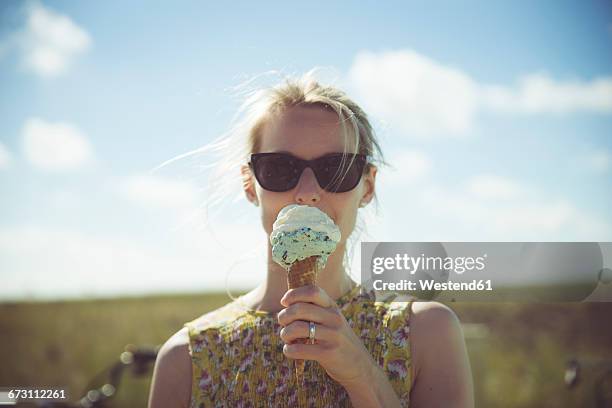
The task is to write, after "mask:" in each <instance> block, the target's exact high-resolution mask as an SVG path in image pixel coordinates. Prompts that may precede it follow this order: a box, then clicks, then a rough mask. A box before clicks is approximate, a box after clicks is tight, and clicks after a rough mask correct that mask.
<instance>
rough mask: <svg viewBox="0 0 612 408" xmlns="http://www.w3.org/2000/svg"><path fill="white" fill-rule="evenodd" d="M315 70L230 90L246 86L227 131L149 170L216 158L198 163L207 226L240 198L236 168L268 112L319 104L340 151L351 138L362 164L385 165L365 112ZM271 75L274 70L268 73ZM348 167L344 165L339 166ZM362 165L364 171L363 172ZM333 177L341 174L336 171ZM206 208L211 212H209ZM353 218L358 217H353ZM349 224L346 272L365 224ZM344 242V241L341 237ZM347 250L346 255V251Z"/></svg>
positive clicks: (256, 140) (255, 142) (255, 147)
mask: <svg viewBox="0 0 612 408" xmlns="http://www.w3.org/2000/svg"><path fill="white" fill-rule="evenodd" d="M317 71H318V69H316V68H315V69H313V70H310V71H308V72H307V73H305V74H303V75H301V76H285V75H283V80H281V81H279V82H277V83H276V84H275V85H272V86H264V87H255V88H253V87H252V84H253V83H254V82H256V80H257V79H258V78H257V77H256V78H254V79H252V80H250V81H247V82H245V83H243V84H242V85H240V86H239V87H237V88H236V90H238V91H239V92H240V91H242V90H246V92H243V93H244V100H243V102H242V104H241V106H240V108H239V109H238V111H237V112H236V114H235V116H234V118H233V119H232V126H231V127H230V129H229V131H228V132H226V133H224V134H223V135H221V136H220V137H219V138H217V139H216V140H214V141H213V142H211V143H209V144H206V145H204V146H202V147H200V148H198V149H195V150H192V151H190V152H187V153H184V154H182V155H179V156H177V157H174V158H172V159H170V160H167V161H166V162H164V163H162V164H161V165H159V166H157V167H156V168H154V169H153V170H152V171H151V172H155V171H157V170H158V169H160V168H162V167H164V166H166V165H168V164H170V163H172V162H174V161H177V160H180V159H184V158H187V157H196V158H197V157H200V156H202V155H208V154H212V155H214V156H216V160H213V162H212V163H211V164H208V165H203V164H198V168H199V169H201V170H206V169H210V170H211V172H210V175H209V178H208V188H207V191H206V193H205V197H206V198H205V201H204V202H203V203H202V205H201V206H200V209H203V211H204V213H205V216H204V220H205V221H204V222H205V224H206V225H207V226H208V225H209V221H210V219H212V218H213V217H214V216H215V215H216V214H217V213H218V212H220V210H221V209H222V207H223V205H222V204H223V203H224V202H225V200H226V199H227V198H228V197H230V196H232V195H233V199H232V200H231V202H236V201H238V200H242V199H244V192H243V189H242V183H241V179H240V177H239V176H240V167H241V165H244V164H246V163H247V162H248V161H249V158H250V154H251V153H257V152H259V148H260V145H261V143H260V141H261V136H262V135H261V133H262V130H263V127H264V125H265V124H266V123H267V121H268V120H269V119H270V118H271V117H272V116H274V115H277V114H279V113H282V112H283V111H285V110H287V109H289V108H292V107H297V106H300V107H311V106H313V107H320V108H323V109H326V110H330V111H333V112H335V113H336V115H337V116H338V118H339V124H340V127H341V132H342V134H343V136H344V146H345V147H344V150H345V152H346V151H348V141H349V138H350V137H352V140H353V144H354V146H355V149H356V152H357V153H360V154H364V155H366V156H367V162H368V164H367V166H366V169H369V168H370V167H371V166H376V167H381V166H383V165H387V163H386V162H385V160H384V157H383V153H382V150H381V148H380V145H379V143H378V141H377V138H376V136H375V134H374V130H373V128H372V126H371V124H370V121H369V119H368V116H367V115H366V113H365V112H364V111H363V110H362V109H361V108H360V107H359V105H358V104H357V103H355V102H354V101H353V100H352V99H351V98H349V97H348V96H347V95H346V93H345V92H343V91H342V90H340V89H339V88H337V87H335V86H333V85H325V84H322V83H320V82H319V81H318V80H317V79H316V73H317ZM273 74H277V73H273ZM341 168H346V169H348V166H341ZM366 169H364V171H365V170H366ZM337 176H338V177H343V175H340V174H338V175H337ZM374 203H375V210H376V213H378V198H377V196H376V193H375V195H374ZM211 210H216V212H214V213H213V212H212V211H211ZM358 218H359V217H358ZM359 221H360V220H359V219H358V220H357V222H356V223H355V228H354V230H353V233H352V234H351V238H350V242H351V245H349V244H348V242H347V251H345V257H344V266H345V268H347V271H348V270H350V259H351V258H352V253H353V247H354V243H355V242H356V241H357V240H358V238H359V236H360V235H361V233H362V232H363V231H364V230H365V228H364V225H365V223H363V222H359ZM347 241H349V240H347ZM349 249H350V250H351V251H350V254H349V253H348V252H349V251H348V250H349Z"/></svg>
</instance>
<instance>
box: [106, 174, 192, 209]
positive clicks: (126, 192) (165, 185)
mask: <svg viewBox="0 0 612 408" xmlns="http://www.w3.org/2000/svg"><path fill="white" fill-rule="evenodd" d="M118 192H119V193H120V194H121V195H122V196H123V197H125V198H127V199H128V200H129V201H131V202H133V203H136V204H138V205H141V206H143V207H146V208H151V209H159V208H161V209H172V210H179V211H183V210H192V209H195V208H196V207H197V204H198V190H197V187H196V186H195V185H194V184H193V183H192V182H189V181H184V180H176V179H173V178H169V177H163V176H151V175H134V176H131V177H128V178H126V179H124V180H122V181H121V182H120V183H119V184H118Z"/></svg>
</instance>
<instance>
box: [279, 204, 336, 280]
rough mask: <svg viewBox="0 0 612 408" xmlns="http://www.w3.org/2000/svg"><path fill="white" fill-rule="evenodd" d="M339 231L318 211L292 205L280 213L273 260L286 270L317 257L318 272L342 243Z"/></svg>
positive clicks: (327, 217)
mask: <svg viewBox="0 0 612 408" xmlns="http://www.w3.org/2000/svg"><path fill="white" fill-rule="evenodd" d="M340 236H341V235H340V229H339V228H338V227H337V226H336V224H334V221H333V220H332V219H331V218H329V216H328V215H327V214H325V213H324V212H323V211H321V210H319V209H318V208H316V207H310V206H307V205H297V204H290V205H288V206H286V207H284V208H283V209H282V210H280V212H279V213H278V216H277V217H276V221H274V225H273V229H272V233H271V234H270V243H271V244H272V258H273V259H274V262H276V263H278V264H280V265H281V266H282V267H284V268H285V269H287V270H288V269H289V267H290V266H291V264H292V263H294V262H296V261H301V260H302V259H306V258H308V257H311V256H318V257H319V259H318V261H319V269H322V268H324V267H325V264H326V263H327V257H328V256H329V255H330V254H331V253H332V252H334V250H335V249H336V245H337V244H338V242H339V241H340Z"/></svg>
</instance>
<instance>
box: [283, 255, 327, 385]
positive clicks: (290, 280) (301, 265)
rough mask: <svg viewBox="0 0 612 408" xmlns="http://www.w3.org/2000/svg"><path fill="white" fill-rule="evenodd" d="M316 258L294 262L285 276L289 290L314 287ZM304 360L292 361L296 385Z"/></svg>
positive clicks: (316, 271)
mask: <svg viewBox="0 0 612 408" xmlns="http://www.w3.org/2000/svg"><path fill="white" fill-rule="evenodd" d="M318 259H319V257H318V256H311V257H308V258H306V259H302V260H301V261H296V262H294V263H293V264H291V267H290V268H289V271H288V274H287V284H288V286H289V289H294V288H299V287H301V286H306V285H314V284H315V283H316V281H317V273H318V272H319V270H318V268H319V263H318ZM293 343H294V344H295V343H301V344H305V343H308V339H301V338H300V339H296V340H295V341H294V342H293ZM304 364H305V362H304V360H294V365H295V375H296V377H297V381H298V383H301V381H302V377H303V375H304Z"/></svg>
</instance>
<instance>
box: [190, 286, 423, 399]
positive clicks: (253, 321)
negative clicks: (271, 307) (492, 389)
mask: <svg viewBox="0 0 612 408" xmlns="http://www.w3.org/2000/svg"><path fill="white" fill-rule="evenodd" d="M396 296H397V294H396V293H393V294H391V295H389V296H387V297H386V298H385V299H382V300H377V299H376V297H375V294H374V291H370V292H367V291H366V290H365V289H363V288H362V287H361V286H356V287H355V288H353V289H352V290H351V291H349V292H347V293H346V294H345V295H343V296H342V297H340V298H339V299H337V300H336V303H337V304H338V306H339V308H340V310H341V311H342V314H343V315H344V317H345V318H346V320H347V322H348V323H349V325H350V326H351V328H352V329H353V331H354V332H355V334H356V335H357V336H358V337H360V338H361V340H362V341H363V344H364V346H365V347H366V348H367V350H368V351H369V352H370V354H371V355H372V357H373V359H374V361H375V362H377V363H378V365H379V366H380V367H381V368H382V369H383V370H384V372H385V373H386V374H387V377H388V378H389V381H390V383H391V385H392V386H393V388H394V390H395V392H396V393H397V396H398V397H399V399H400V401H401V402H402V406H403V407H408V405H409V394H410V387H411V384H412V380H413V378H414V371H413V368H412V360H411V354H410V343H409V340H410V338H409V334H410V326H409V321H410V313H411V304H412V302H413V298H411V300H410V301H408V302H396V301H393V299H395V297H396ZM185 326H186V327H187V328H188V329H189V354H190V355H191V359H192V362H193V364H192V370H193V371H192V387H191V389H192V393H191V403H190V407H191V408H200V407H236V408H241V407H253V408H255V407H350V406H352V405H351V401H350V398H349V396H348V393H347V392H346V390H345V389H344V388H343V387H342V386H341V385H340V384H338V383H337V382H336V381H334V380H333V379H331V378H330V377H329V376H328V375H327V373H326V372H325V370H324V369H323V368H322V367H321V366H320V365H319V364H318V363H317V362H316V361H312V360H307V361H306V367H305V370H304V379H303V384H304V385H303V387H301V388H299V389H298V387H297V383H296V377H295V371H294V369H293V360H291V359H289V358H287V357H285V355H284V354H283V341H282V340H281V338H280V336H279V332H280V329H281V326H280V325H279V324H278V321H277V315H276V314H275V313H270V312H265V311H255V310H249V309H247V308H245V307H243V306H241V305H240V303H238V302H235V301H234V302H231V303H228V304H227V305H225V306H223V307H221V308H220V309H217V310H216V311H214V312H212V313H210V314H207V315H205V319H195V320H193V321H191V322H188V323H185Z"/></svg>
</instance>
